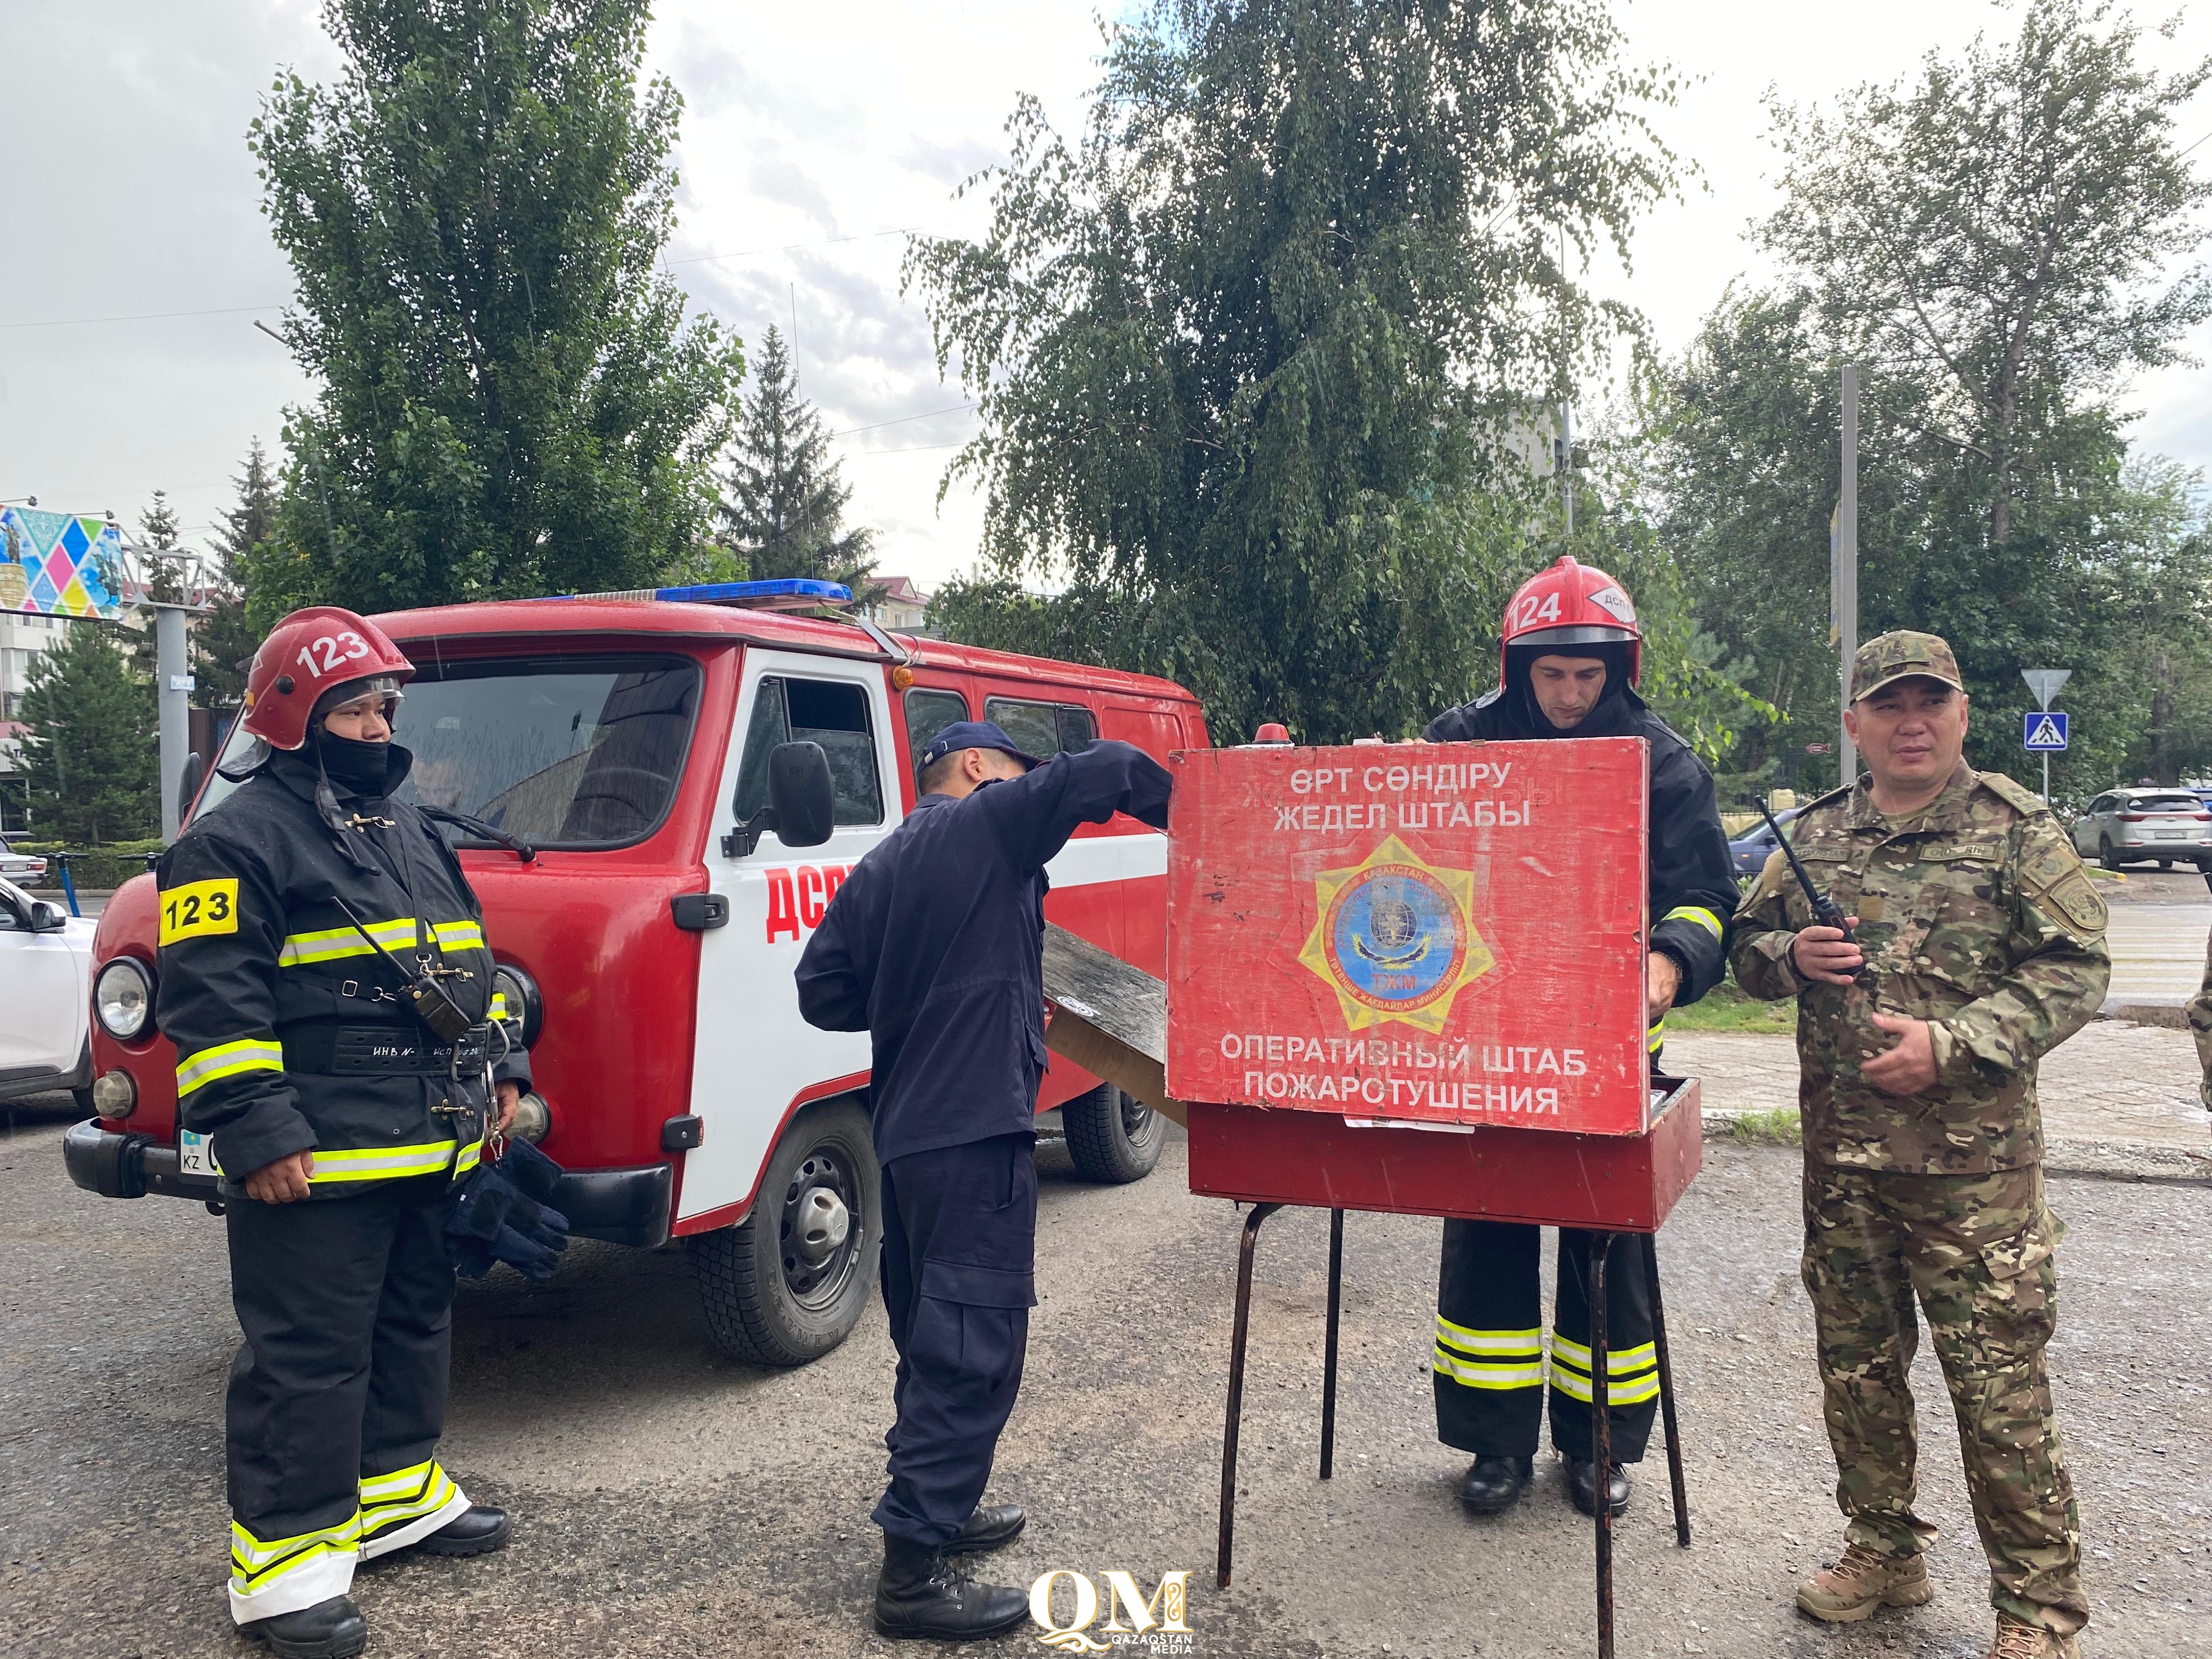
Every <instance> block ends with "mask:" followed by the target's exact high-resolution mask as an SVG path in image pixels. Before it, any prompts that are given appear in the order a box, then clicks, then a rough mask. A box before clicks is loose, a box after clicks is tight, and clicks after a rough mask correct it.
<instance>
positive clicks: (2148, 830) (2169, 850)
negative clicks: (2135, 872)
mask: <svg viewBox="0 0 2212 1659" xmlns="http://www.w3.org/2000/svg"><path fill="white" fill-rule="evenodd" d="M2074 848H2075V851H2076V852H2078V853H2080V854H2081V856H2082V857H2083V858H2093V859H2095V860H2097V862H2098V863H2100V864H2101V865H2103V866H2105V868H2106V869H2107V870H2117V869H2118V868H2119V867H2120V866H2122V865H2124V864H2148V863H2149V862H2151V861H2152V860H2157V863H2158V867H2159V868H2160V869H2161V870H2171V869H2172V868H2173V866H2174V865H2175V863H2176V862H2177V861H2179V862H2183V863H2189V864H2194V865H2196V866H2197V867H2198V868H2199V869H2201V870H2206V871H2212V810H2208V809H2207V808H2206V805H2205V804H2204V802H2203V800H2201V799H2198V798H2197V795H2195V794H2194V793H2191V791H2189V790H2186V789H2107V790H2106V792H2105V793H2103V794H2101V795H2100V796H2098V797H2097V799H2094V800H2093V801H2091V802H2090V803H2089V805H2088V810H2087V811H2084V812H2083V813H2082V814H2081V817H2078V818H2076V819H2075V820H2074Z"/></svg>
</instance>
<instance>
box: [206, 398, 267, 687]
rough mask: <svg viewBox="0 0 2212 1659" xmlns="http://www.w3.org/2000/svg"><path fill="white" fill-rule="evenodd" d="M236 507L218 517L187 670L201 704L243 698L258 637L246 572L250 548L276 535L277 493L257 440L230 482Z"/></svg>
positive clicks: (259, 441)
mask: <svg viewBox="0 0 2212 1659" xmlns="http://www.w3.org/2000/svg"><path fill="white" fill-rule="evenodd" d="M234 482H235V483H236V484H237V486H238V505H237V506H235V507H232V508H231V509H230V510H229V511H228V512H227V513H224V514H223V515H222V524H221V525H220V526H217V528H216V532H215V538H214V541H215V567H216V568H215V569H214V570H213V571H212V572H211V573H210V574H211V575H212V577H213V580H212V581H211V582H210V584H209V588H210V591H209V593H208V601H209V606H210V608H209V610H208V612H207V614H206V615H205V616H204V617H201V618H200V619H199V623H198V626H197V628H196V629H195V630H194V638H193V641H192V643H193V647H194V660H193V664H192V672H193V673H194V674H195V675H196V676H197V677H198V679H199V702H200V706H201V707H202V708H237V707H238V706H239V705H240V703H242V702H245V701H246V665H247V664H248V663H250V662H251V661H252V659H253V653H254V649H255V647H258V645H259V644H260V643H261V635H260V634H259V633H258V631H257V630H256V629H254V627H253V626H252V623H249V622H248V621H247V620H246V580H245V576H246V570H247V569H248V568H250V567H251V565H252V560H253V557H254V550H255V549H256V548H260V549H263V550H264V553H263V556H264V557H265V556H267V554H266V550H267V549H268V548H269V547H270V544H273V543H274V542H275V541H276V526H277V518H276V515H277V507H278V492H277V484H276V474H275V473H274V472H273V471H270V466H269V456H268V453H267V452H266V451H265V450H264V449H263V448H262V447H261V440H260V439H259V438H258V437H257V438H256V439H254V441H253V444H252V447H251V448H250V449H248V450H247V451H246V469H245V471H242V472H240V474H239V475H238V477H237V478H236V479H235V480H234Z"/></svg>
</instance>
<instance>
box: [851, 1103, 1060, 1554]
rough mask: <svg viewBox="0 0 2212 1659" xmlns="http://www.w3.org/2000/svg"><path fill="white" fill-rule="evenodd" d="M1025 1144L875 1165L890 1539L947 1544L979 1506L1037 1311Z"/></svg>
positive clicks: (1026, 1137) (882, 1516)
mask: <svg viewBox="0 0 2212 1659" xmlns="http://www.w3.org/2000/svg"><path fill="white" fill-rule="evenodd" d="M1035 1146H1036V1136H1035V1135H1033V1134H1009V1135H994V1136H993V1137H992V1138H991V1139H987V1140H978V1141H973V1142H970V1143H969V1144H968V1145H967V1146H946V1147H942V1148H939V1150H937V1151H935V1152H909V1153H908V1154H907V1155H906V1156H905V1157H903V1158H893V1159H891V1160H890V1162H889V1163H888V1164H884V1188H883V1190H884V1256H883V1280H884V1305H885V1306H886V1307H887V1308H888V1309H889V1310H890V1319H891V1341H892V1342H893V1343H894V1344H895V1345H896V1346H897V1348H898V1356H899V1362H898V1377H897V1381H896V1384H895V1385H894V1393H893V1395H892V1399H893V1403H894V1407H895V1410H896V1420H895V1421H894V1422H893V1423H892V1425H891V1428H890V1432H889V1433H888V1434H886V1435H884V1445H885V1446H887V1447H889V1448H890V1464H889V1466H888V1468H889V1472H890V1486H889V1487H888V1488H887V1489H886V1490H885V1491H884V1495H883V1498H882V1500H881V1501H880V1502H879V1503H878V1504H877V1505H876V1512H875V1522H876V1524H877V1525H878V1526H879V1527H881V1528H883V1529H884V1531H885V1532H886V1533H889V1534H892V1535H893V1536H895V1537H898V1538H903V1539H907V1540H909V1541H913V1542H915V1543H917V1544H928V1545H938V1544H943V1543H945V1542H946V1541H949V1540H950V1539H951V1537H952V1535H953V1534H955V1533H957V1532H958V1531H959V1530H960V1528H962V1526H963V1525H964V1524H966V1522H967V1520H968V1517H969V1516H970V1515H972V1514H974V1513H975V1505H976V1504H978V1503H980V1502H981V1501H982V1497H983V1488H984V1486H985V1485H986V1483H987V1482H988V1481H989V1480H990V1478H991V1463H992V1460H993V1459H994V1457H995V1456H996V1455H998V1449H999V1435H1000V1431H1002V1430H1004V1429H1005V1427H1006V1418H1007V1416H1008V1414H1009V1413H1012V1410H1013V1408H1014V1396H1015V1395H1017V1394H1018V1392H1019V1391H1020V1389H1021V1385H1022V1361H1023V1358H1024V1355H1025V1354H1026V1352H1028V1348H1029V1338H1030V1309H1031V1308H1032V1307H1034V1306H1036V1289H1035V1277H1034V1270H1035V1267H1036V1155H1035V1151H1034V1149H1035Z"/></svg>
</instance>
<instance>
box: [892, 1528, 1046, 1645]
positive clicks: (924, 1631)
mask: <svg viewBox="0 0 2212 1659" xmlns="http://www.w3.org/2000/svg"><path fill="white" fill-rule="evenodd" d="M1029 1611H1030V1598H1029V1597H1028V1595H1025V1594H1024V1592H1022V1591H1020V1590H1018V1589H1009V1588H1008V1587H1006V1585H1004V1584H979V1583H976V1582H975V1580H974V1579H972V1578H969V1577H965V1576H963V1575H962V1574H959V1573H956V1572H955V1571H953V1570H952V1569H951V1567H950V1566H949V1565H946V1563H945V1552H944V1551H943V1550H941V1549H939V1548H937V1547H934V1546H933V1545H929V1544H917V1543H915V1542H913V1541H911V1540H908V1539H904V1538H894V1537H893V1536H892V1535H891V1534H889V1533H885V1534H884V1571H883V1576H882V1577H879V1578H878V1579H877V1580H876V1633H877V1634H878V1635H879V1636H892V1637H899V1636H922V1637H928V1638H933V1639H934V1640H936V1641H939V1642H969V1641H973V1640H975V1638H977V1637H981V1636H1000V1635H1003V1634H1005V1633H1006V1632H1008V1631H1010V1630H1012V1629H1013V1627H1014V1626H1017V1625H1018V1624H1020V1623H1021V1622H1022V1620H1024V1619H1026V1618H1027V1617H1029Z"/></svg>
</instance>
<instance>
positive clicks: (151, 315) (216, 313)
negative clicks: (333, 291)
mask: <svg viewBox="0 0 2212 1659" xmlns="http://www.w3.org/2000/svg"><path fill="white" fill-rule="evenodd" d="M290 303H291V302H290V301H288V300H277V301H272V302H270V304H268V305H260V306H215V307H210V308H209V309H208V310H205V311H138V312H132V313H130V314H129V315H127V316H122V317H46V318H41V319H39V320H38V321H36V322H29V323H0V328H76V327H79V326H81V325H83V324H86V323H155V322H161V321H164V320H166V319H168V318H172V317H234V316H236V315H238V314H239V313H240V312H245V311H274V310H276V308H277V307H279V306H283V305H289V304H290Z"/></svg>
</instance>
